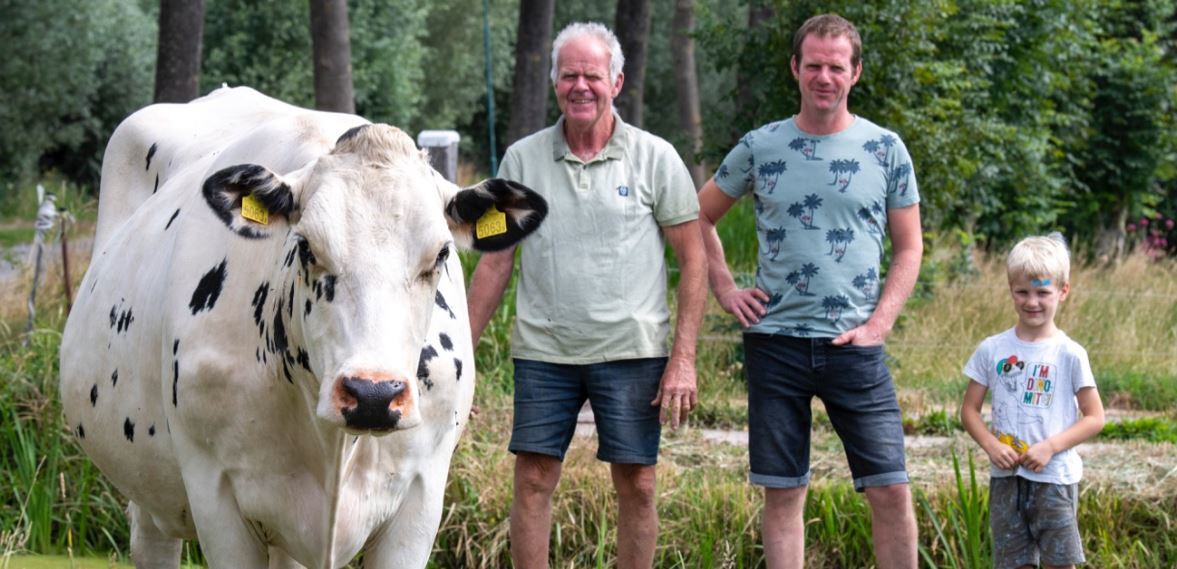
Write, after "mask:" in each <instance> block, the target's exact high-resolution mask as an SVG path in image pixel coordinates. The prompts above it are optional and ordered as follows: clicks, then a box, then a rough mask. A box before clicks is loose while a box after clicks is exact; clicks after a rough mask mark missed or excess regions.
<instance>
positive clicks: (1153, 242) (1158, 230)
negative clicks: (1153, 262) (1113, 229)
mask: <svg viewBox="0 0 1177 569" xmlns="http://www.w3.org/2000/svg"><path fill="white" fill-rule="evenodd" d="M1175 227H1177V222H1174V221H1173V218H1171V217H1167V216H1165V215H1163V214H1160V213H1157V214H1155V215H1153V216H1152V217H1141V218H1140V219H1139V220H1137V221H1134V222H1129V223H1128V225H1127V226H1126V227H1125V228H1124V229H1125V230H1126V231H1127V232H1128V240H1129V241H1130V242H1131V243H1132V244H1133V246H1134V247H1135V248H1136V249H1137V250H1138V251H1140V252H1142V253H1144V254H1145V255H1147V256H1148V257H1149V258H1152V259H1159V258H1161V257H1165V256H1167V255H1177V229H1175Z"/></svg>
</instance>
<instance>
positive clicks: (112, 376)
mask: <svg viewBox="0 0 1177 569" xmlns="http://www.w3.org/2000/svg"><path fill="white" fill-rule="evenodd" d="M118 384H119V370H117V369H116V370H114V373H112V374H110V386H111V387H114V386H116V385H118Z"/></svg>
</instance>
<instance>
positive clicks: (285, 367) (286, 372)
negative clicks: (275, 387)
mask: <svg viewBox="0 0 1177 569" xmlns="http://www.w3.org/2000/svg"><path fill="white" fill-rule="evenodd" d="M282 374H283V375H285V376H286V383H289V384H291V385H294V377H292V376H291V375H290V366H288V365H286V360H282Z"/></svg>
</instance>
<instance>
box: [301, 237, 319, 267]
mask: <svg viewBox="0 0 1177 569" xmlns="http://www.w3.org/2000/svg"><path fill="white" fill-rule="evenodd" d="M315 263H316V260H315V253H314V252H313V251H311V244H310V243H308V242H307V240H306V239H303V238H301V237H300V238H299V239H298V264H299V265H300V266H301V267H302V270H303V271H310V270H311V266H312V265H314V264H315Z"/></svg>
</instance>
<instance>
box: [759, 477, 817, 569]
mask: <svg viewBox="0 0 1177 569" xmlns="http://www.w3.org/2000/svg"><path fill="white" fill-rule="evenodd" d="M806 488H807V487H806V486H798V487H796V488H765V489H764V520H763V521H762V522H761V523H762V524H763V528H764V529H763V531H764V557H765V561H766V562H767V564H768V569H801V568H802V567H804V566H805V519H804V514H805V491H806Z"/></svg>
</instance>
